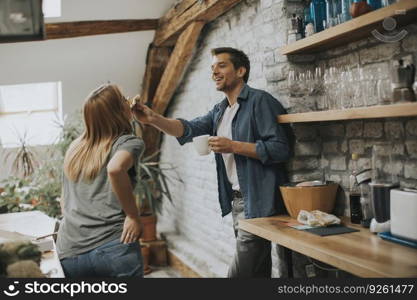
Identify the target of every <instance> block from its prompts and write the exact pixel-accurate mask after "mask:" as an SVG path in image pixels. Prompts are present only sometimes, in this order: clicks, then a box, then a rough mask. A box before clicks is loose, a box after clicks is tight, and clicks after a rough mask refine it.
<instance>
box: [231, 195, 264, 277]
mask: <svg viewBox="0 0 417 300" xmlns="http://www.w3.org/2000/svg"><path fill="white" fill-rule="evenodd" d="M243 209H244V200H243V198H238V197H235V196H234V198H233V203H232V217H233V229H234V230H235V236H236V253H235V256H234V258H233V261H232V264H231V265H230V267H229V272H228V277H229V278H255V277H258V278H270V277H271V267H272V260H271V242H270V241H268V240H265V239H263V238H261V237H259V236H256V235H254V234H252V233H249V232H247V231H244V230H241V229H239V226H238V222H239V220H241V219H244V218H245V214H244V211H243Z"/></svg>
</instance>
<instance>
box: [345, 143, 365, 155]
mask: <svg viewBox="0 0 417 300" xmlns="http://www.w3.org/2000/svg"><path fill="white" fill-rule="evenodd" d="M349 151H350V153H357V154H364V153H365V142H364V141H363V140H351V141H350V142H349Z"/></svg>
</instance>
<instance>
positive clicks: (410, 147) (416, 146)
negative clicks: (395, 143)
mask: <svg viewBox="0 0 417 300" xmlns="http://www.w3.org/2000/svg"><path fill="white" fill-rule="evenodd" d="M405 145H406V147H407V153H408V155H409V156H410V157H412V158H416V157H417V141H407V142H406V143H405Z"/></svg>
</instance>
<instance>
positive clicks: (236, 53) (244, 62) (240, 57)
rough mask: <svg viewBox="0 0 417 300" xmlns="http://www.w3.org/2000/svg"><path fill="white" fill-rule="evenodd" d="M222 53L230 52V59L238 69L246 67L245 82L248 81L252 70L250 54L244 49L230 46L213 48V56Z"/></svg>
mask: <svg viewBox="0 0 417 300" xmlns="http://www.w3.org/2000/svg"><path fill="white" fill-rule="evenodd" d="M222 53H228V54H229V55H230V61H231V62H232V64H233V66H234V67H235V69H236V70H237V69H239V68H240V67H244V68H245V69H246V73H245V75H244V76H243V80H244V81H245V83H247V82H248V79H249V71H250V61H249V58H248V56H247V55H246V54H245V53H244V52H243V51H240V50H238V49H235V48H230V47H220V48H214V49H211V55H213V56H215V55H218V54H222Z"/></svg>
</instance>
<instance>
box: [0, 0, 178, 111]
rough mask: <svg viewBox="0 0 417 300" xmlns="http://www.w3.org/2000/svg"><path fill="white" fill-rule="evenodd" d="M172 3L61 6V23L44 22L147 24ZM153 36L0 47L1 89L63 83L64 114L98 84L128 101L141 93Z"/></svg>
mask: <svg viewBox="0 0 417 300" xmlns="http://www.w3.org/2000/svg"><path fill="white" fill-rule="evenodd" d="M174 2H175V0H154V1H147V0H89V1H83V0H62V17H60V18H50V19H46V22H49V23H56V22H67V21H83V20H111V19H152V18H159V17H161V16H162V15H163V14H164V13H166V12H167V11H168V9H169V8H170V7H171V5H172V3H174ZM153 36H154V31H142V32H131V33H120V34H107V35H97V36H88V37H80V38H70V39H60V40H47V41H40V42H39V41H38V42H24V43H10V44H0V85H5V84H19V83H31V82H43V81H62V89H63V94H62V95H63V111H64V113H68V112H71V111H73V110H75V109H79V108H81V105H82V103H83V100H84V98H85V97H86V96H87V94H88V93H89V92H90V91H91V90H93V89H94V88H95V87H96V86H98V85H99V84H101V83H104V82H107V81H111V82H114V83H117V84H119V85H120V86H121V87H122V89H123V91H124V92H125V93H126V94H127V95H130V96H132V95H134V94H136V93H138V92H140V87H141V83H142V77H143V73H144V70H145V59H146V51H147V48H148V45H149V43H150V42H151V41H152V39H153Z"/></svg>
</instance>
